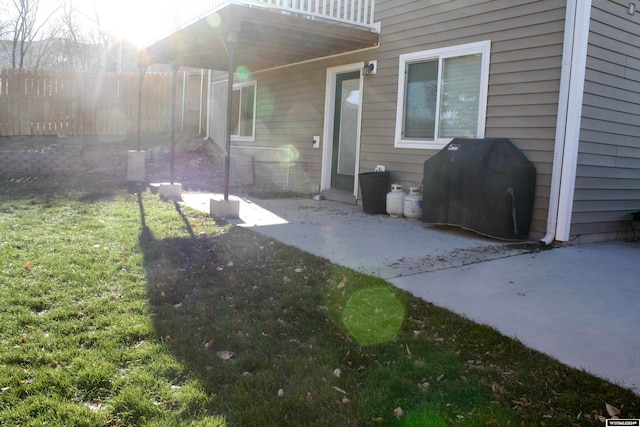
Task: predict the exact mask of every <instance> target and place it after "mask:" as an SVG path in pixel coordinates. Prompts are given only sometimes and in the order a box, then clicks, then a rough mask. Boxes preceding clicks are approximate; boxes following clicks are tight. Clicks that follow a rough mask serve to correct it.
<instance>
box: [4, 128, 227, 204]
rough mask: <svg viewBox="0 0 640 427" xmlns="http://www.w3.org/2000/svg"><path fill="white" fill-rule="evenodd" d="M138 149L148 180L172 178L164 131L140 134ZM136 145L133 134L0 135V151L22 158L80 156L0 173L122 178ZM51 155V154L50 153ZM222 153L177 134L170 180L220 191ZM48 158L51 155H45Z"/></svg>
mask: <svg viewBox="0 0 640 427" xmlns="http://www.w3.org/2000/svg"><path fill="white" fill-rule="evenodd" d="M140 148H141V149H142V150H145V157H146V161H145V165H146V179H147V181H148V182H169V181H171V178H172V174H171V169H172V167H171V164H172V162H171V137H170V135H167V134H160V135H144V136H143V137H142V139H141V141H140ZM137 149H138V140H137V136H55V135H53V136H28V137H0V155H7V154H8V153H13V154H15V153H19V154H20V155H22V156H28V157H29V156H31V157H33V156H42V155H43V154H45V155H46V154H47V153H52V155H51V157H52V158H58V157H60V155H61V154H60V153H63V154H62V155H64V152H68V151H69V150H72V151H73V152H75V153H76V154H77V152H79V153H80V154H79V156H78V159H77V161H75V163H77V164H75V165H74V167H67V168H66V169H64V170H63V169H61V168H58V169H57V170H54V171H50V170H43V169H42V168H34V167H29V168H24V169H23V170H22V171H21V170H20V169H16V170H15V171H12V173H11V174H3V176H4V177H5V178H9V179H10V180H11V181H12V182H16V180H35V179H43V178H44V177H46V176H50V175H51V174H52V173H54V174H55V173H63V174H66V175H74V176H75V175H78V176H79V177H81V176H83V175H85V174H100V175H103V176H105V177H109V178H112V179H116V180H117V179H126V176H127V162H128V152H129V150H137ZM53 153H55V154H53ZM222 156H223V154H222V153H221V152H220V150H218V149H217V148H216V147H214V144H213V143H212V142H208V143H207V142H204V141H203V140H202V138H201V137H198V136H194V135H190V134H186V133H181V134H179V135H177V136H176V144H175V149H174V160H173V180H174V182H179V183H181V184H182V186H183V189H185V190H187V191H207V192H220V191H222V190H223V186H224V170H223V168H222V167H221V165H222V164H223V158H222ZM46 161H47V162H49V161H50V159H46Z"/></svg>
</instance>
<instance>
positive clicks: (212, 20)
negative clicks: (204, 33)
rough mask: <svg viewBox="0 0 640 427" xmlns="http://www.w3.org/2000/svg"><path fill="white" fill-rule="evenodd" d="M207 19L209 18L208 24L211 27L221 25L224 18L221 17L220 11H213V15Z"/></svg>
mask: <svg viewBox="0 0 640 427" xmlns="http://www.w3.org/2000/svg"><path fill="white" fill-rule="evenodd" d="M206 19H207V24H208V25H209V26H210V27H211V28H218V27H220V24H221V22H222V18H220V14H218V13H212V14H211V15H209V16H207V18H206Z"/></svg>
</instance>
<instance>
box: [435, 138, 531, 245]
mask: <svg viewBox="0 0 640 427" xmlns="http://www.w3.org/2000/svg"><path fill="white" fill-rule="evenodd" d="M535 182H536V170H535V167H534V166H533V164H532V163H531V162H530V161H529V160H528V159H527V158H526V157H525V156H524V154H522V152H520V150H518V148H517V147H516V146H515V145H513V143H512V142H511V141H510V140H508V139H454V140H453V141H451V142H450V143H449V144H448V145H447V146H446V147H444V148H443V149H442V150H441V151H440V152H438V154H436V155H435V156H433V157H431V158H430V159H428V160H427V161H425V162H424V181H423V201H422V221H423V222H426V223H435V224H449V225H457V226H460V227H463V228H465V229H469V230H472V231H475V232H477V233H480V234H483V235H487V236H490V237H495V238H499V239H506V240H526V239H527V238H528V236H529V227H530V226H531V214H532V211H533V199H534V193H535Z"/></svg>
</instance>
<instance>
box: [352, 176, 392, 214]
mask: <svg viewBox="0 0 640 427" xmlns="http://www.w3.org/2000/svg"><path fill="white" fill-rule="evenodd" d="M358 180H359V181H360V192H361V193H362V210H363V211H364V212H365V213H368V214H383V213H386V212H387V210H386V207H387V193H388V192H389V189H390V188H391V173H389V172H363V173H361V174H358Z"/></svg>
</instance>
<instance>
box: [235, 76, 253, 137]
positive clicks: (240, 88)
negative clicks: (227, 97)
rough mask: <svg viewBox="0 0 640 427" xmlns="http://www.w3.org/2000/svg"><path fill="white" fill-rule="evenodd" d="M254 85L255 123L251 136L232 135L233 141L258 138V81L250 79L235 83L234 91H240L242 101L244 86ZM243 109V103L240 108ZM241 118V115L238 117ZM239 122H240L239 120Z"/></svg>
mask: <svg viewBox="0 0 640 427" xmlns="http://www.w3.org/2000/svg"><path fill="white" fill-rule="evenodd" d="M249 86H253V123H252V124H251V136H240V135H233V134H232V135H231V140H232V141H255V139H256V110H257V100H258V81H257V80H250V81H246V82H242V83H234V84H233V91H234V92H235V91H236V90H238V91H240V102H242V88H244V87H249ZM239 111H242V105H240V110H239ZM238 120H240V117H238ZM238 123H239V122H238Z"/></svg>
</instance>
